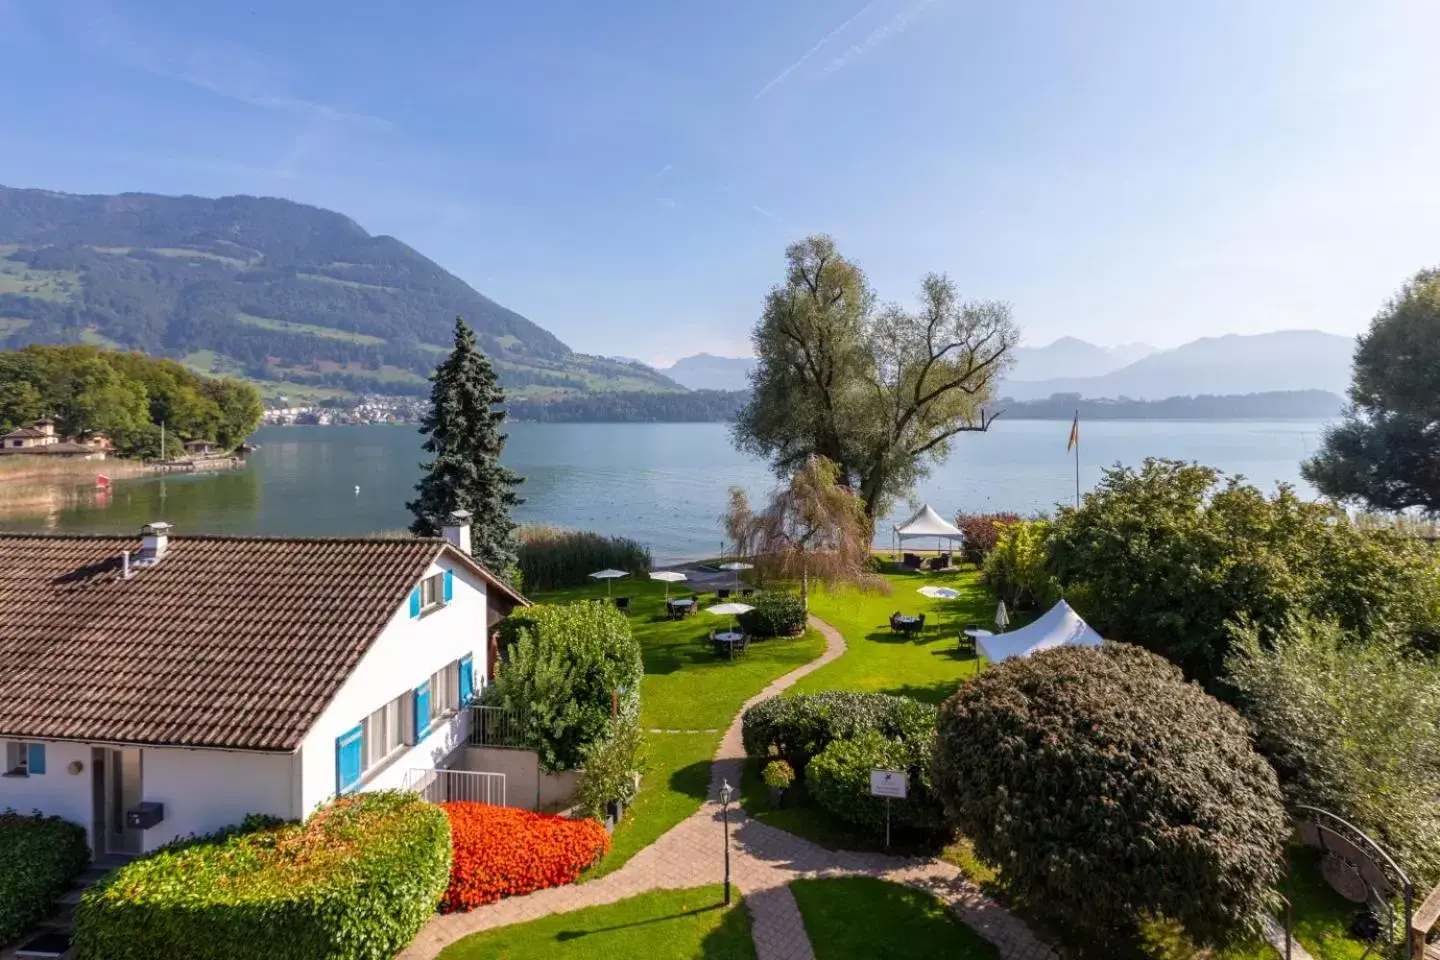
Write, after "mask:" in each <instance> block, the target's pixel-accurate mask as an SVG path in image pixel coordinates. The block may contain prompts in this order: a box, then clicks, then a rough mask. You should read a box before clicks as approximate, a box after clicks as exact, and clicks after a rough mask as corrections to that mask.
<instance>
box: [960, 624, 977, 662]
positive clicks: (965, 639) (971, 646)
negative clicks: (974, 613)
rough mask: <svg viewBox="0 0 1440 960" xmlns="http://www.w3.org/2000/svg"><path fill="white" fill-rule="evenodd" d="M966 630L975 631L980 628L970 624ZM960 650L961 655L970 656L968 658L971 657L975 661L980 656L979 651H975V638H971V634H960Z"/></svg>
mask: <svg viewBox="0 0 1440 960" xmlns="http://www.w3.org/2000/svg"><path fill="white" fill-rule="evenodd" d="M965 629H967V630H975V629H978V628H977V627H976V626H975V624H973V623H970V624H966V626H965ZM959 650H960V653H961V654H962V655H964V656H968V657H970V658H971V659H974V658H975V657H976V656H978V653H977V651H976V649H975V638H974V637H973V636H971V635H970V634H968V633H962V634H960V645H959Z"/></svg>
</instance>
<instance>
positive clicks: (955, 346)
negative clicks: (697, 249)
mask: <svg viewBox="0 0 1440 960" xmlns="http://www.w3.org/2000/svg"><path fill="white" fill-rule="evenodd" d="M785 256H786V261H787V268H786V276H785V281H784V282H783V283H781V284H779V285H778V286H776V287H775V288H774V289H772V290H771V291H770V293H769V295H768V296H767V297H766V299H765V308H764V312H763V314H762V316H761V318H760V320H759V322H758V323H757V324H756V326H755V330H754V332H753V333H752V335H751V341H752V342H753V344H754V347H755V356H756V358H757V361H758V363H757V365H756V368H755V372H754V373H753V374H752V376H751V382H752V386H753V393H752V396H751V399H750V402H749V403H748V404H747V405H746V406H745V408H744V409H743V410H742V411H741V412H740V415H739V417H738V418H737V420H736V423H735V428H734V439H735V443H736V445H737V446H739V447H740V448H741V449H742V450H745V451H748V452H750V453H754V454H756V455H758V456H761V457H764V458H765V459H766V460H768V461H769V462H770V465H771V467H772V468H773V469H774V471H775V472H776V474H777V475H779V476H781V477H787V478H788V477H790V476H792V475H793V474H795V473H796V472H797V471H798V470H800V469H801V468H802V467H803V466H804V464H805V462H806V460H808V459H809V458H810V457H812V456H817V455H818V456H821V457H824V458H825V459H827V460H830V461H832V462H833V463H835V464H837V465H838V467H839V476H840V479H841V480H842V481H843V482H844V483H846V484H847V485H849V486H850V487H852V488H853V489H854V490H855V491H856V493H857V494H858V495H859V497H860V499H861V501H862V503H863V504H864V506H865V511H866V513H867V515H869V516H870V517H871V518H872V519H873V518H874V517H876V516H878V515H880V514H881V513H883V512H884V511H885V509H886V508H887V507H888V506H889V504H890V503H891V502H892V501H893V499H894V498H896V497H897V496H900V495H902V494H904V493H905V492H907V491H908V490H909V489H910V488H911V487H912V486H913V485H914V483H915V481H916V480H917V479H919V478H920V477H922V476H924V475H925V473H926V472H927V471H928V469H929V468H930V467H931V466H932V465H933V464H934V463H936V462H938V461H939V460H941V459H943V458H944V456H945V455H946V453H947V452H948V451H949V444H950V441H951V439H952V438H954V437H955V436H956V435H958V434H960V433H962V432H966V431H980V430H985V429H986V428H987V427H988V426H989V425H990V421H991V420H992V419H993V418H994V415H993V414H988V415H987V413H986V411H985V408H984V405H985V404H986V403H987V402H988V401H989V400H990V399H991V398H992V394H993V385H994V383H995V380H996V378H997V377H998V376H999V375H1000V374H1001V373H1002V372H1003V371H1004V370H1005V368H1006V367H1007V365H1008V364H1009V362H1010V357H1011V350H1012V348H1013V347H1014V346H1015V345H1016V343H1017V342H1018V340H1019V333H1018V331H1017V329H1016V327H1015V325H1014V323H1013V322H1012V321H1011V319H1010V308H1009V307H1008V306H1007V305H1006V304H1003V303H999V302H994V301H979V302H964V301H961V299H960V297H959V295H958V293H957V292H956V288H955V284H954V283H953V282H952V281H951V280H950V279H949V278H948V277H945V276H943V275H939V274H929V275H927V276H926V277H925V278H924V280H923V281H922V282H921V290H920V301H919V305H918V307H917V308H916V309H915V310H905V309H903V308H901V307H899V306H893V305H892V306H881V305H879V304H878V302H877V300H876V297H875V293H874V291H873V290H871V288H870V285H869V283H868V282H867V281H866V279H865V275H864V274H863V273H862V272H861V271H860V268H859V267H857V266H856V265H855V264H854V263H852V262H851V261H849V260H847V259H845V258H844V257H842V256H841V255H840V254H839V253H838V252H837V251H836V249H835V243H834V241H833V240H831V239H830V238H829V237H826V236H814V237H810V238H808V239H806V240H804V241H802V242H800V243H796V244H792V245H791V246H790V247H789V248H788V249H787V250H786V252H785Z"/></svg>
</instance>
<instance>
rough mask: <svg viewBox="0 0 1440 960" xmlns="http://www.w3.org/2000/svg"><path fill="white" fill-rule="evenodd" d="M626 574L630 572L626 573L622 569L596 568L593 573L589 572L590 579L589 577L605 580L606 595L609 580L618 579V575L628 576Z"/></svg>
mask: <svg viewBox="0 0 1440 960" xmlns="http://www.w3.org/2000/svg"><path fill="white" fill-rule="evenodd" d="M628 576H630V574H629V573H627V572H626V571H624V570H596V571H595V572H594V573H592V574H590V579H591V580H604V581H605V596H607V597H608V596H610V581H611V580H615V579H618V578H620V577H628Z"/></svg>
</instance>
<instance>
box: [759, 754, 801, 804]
mask: <svg viewBox="0 0 1440 960" xmlns="http://www.w3.org/2000/svg"><path fill="white" fill-rule="evenodd" d="M760 778H761V779H762V780H764V781H765V786H767V787H769V788H770V806H771V807H774V808H776V809H779V808H780V807H781V806H782V805H783V804H784V803H785V791H786V790H788V789H790V785H791V784H792V783H794V782H795V771H794V769H793V768H792V767H791V766H790V764H788V763H786V762H785V761H784V760H771V761H770V762H769V763H767V764H765V769H764V770H763V771H762V772H761V774H760Z"/></svg>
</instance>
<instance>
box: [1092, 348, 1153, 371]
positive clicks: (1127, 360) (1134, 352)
mask: <svg viewBox="0 0 1440 960" xmlns="http://www.w3.org/2000/svg"><path fill="white" fill-rule="evenodd" d="M1105 352H1106V353H1108V354H1110V356H1111V357H1113V358H1114V359H1115V362H1116V366H1115V369H1117V370H1118V369H1120V368H1121V367H1123V366H1126V365H1128V364H1131V363H1134V362H1135V361H1136V360H1141V359H1143V358H1145V357H1148V356H1150V354H1152V353H1159V352H1160V348H1159V347H1152V346H1150V344H1148V343H1122V344H1120V345H1119V346H1118V347H1106V348H1105ZM1107 372H1108V371H1107Z"/></svg>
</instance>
